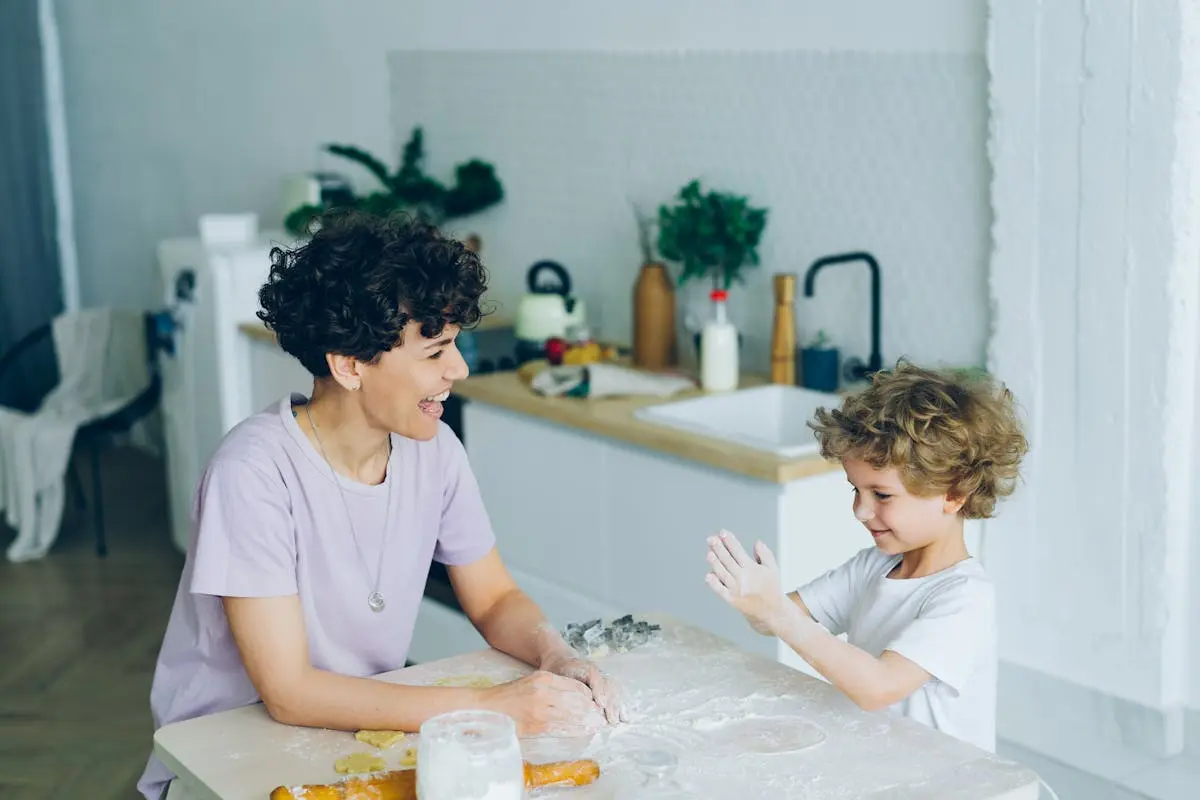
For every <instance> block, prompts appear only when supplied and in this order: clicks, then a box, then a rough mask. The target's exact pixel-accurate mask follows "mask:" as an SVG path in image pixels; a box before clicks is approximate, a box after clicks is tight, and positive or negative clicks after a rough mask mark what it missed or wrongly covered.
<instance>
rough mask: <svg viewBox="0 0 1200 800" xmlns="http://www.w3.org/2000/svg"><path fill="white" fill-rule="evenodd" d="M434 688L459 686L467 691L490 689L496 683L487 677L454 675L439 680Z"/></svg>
mask: <svg viewBox="0 0 1200 800" xmlns="http://www.w3.org/2000/svg"><path fill="white" fill-rule="evenodd" d="M433 685H434V686H459V687H465V688H467V689H490V688H492V687H493V686H495V685H496V682H495V681H494V680H492V679H491V678H489V677H488V676H487V675H452V676H450V677H449V678H438V679H437V680H436V681H434V682H433Z"/></svg>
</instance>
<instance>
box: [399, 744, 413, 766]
mask: <svg viewBox="0 0 1200 800" xmlns="http://www.w3.org/2000/svg"><path fill="white" fill-rule="evenodd" d="M416 765H417V748H415V747H410V748H408V749H407V750H405V751H404V755H402V756H400V766H402V767H415V766H416Z"/></svg>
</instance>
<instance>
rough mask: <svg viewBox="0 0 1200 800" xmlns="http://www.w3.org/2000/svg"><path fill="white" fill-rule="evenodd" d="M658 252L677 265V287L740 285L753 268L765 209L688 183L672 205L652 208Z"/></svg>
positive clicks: (733, 195) (740, 198) (725, 286)
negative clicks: (699, 282) (702, 282)
mask: <svg viewBox="0 0 1200 800" xmlns="http://www.w3.org/2000/svg"><path fill="white" fill-rule="evenodd" d="M658 223H659V230H658V250H659V252H660V253H662V256H663V258H665V259H667V260H668V261H674V262H676V263H679V264H681V265H682V266H683V270H682V272H681V273H680V275H679V282H680V283H681V284H683V283H686V282H687V281H689V280H693V279H701V278H705V277H710V278H711V279H712V282H713V286H714V287H716V288H722V289H728V288H729V287H730V286H732V285H733V283H734V282H738V283H744V282H745V278H744V276H743V274H742V271H743V269H744V268H745V267H746V266H747V265H757V264H758V244H759V241H760V240H761V239H762V234H763V229H764V228H766V225H767V210H766V209H764V208H754V207H752V206H751V205H750V203H749V200H748V199H747V198H745V197H741V196H739V195H735V194H729V193H727V192H717V191H710V192H705V191H703V190H702V188H701V186H700V181H698V180H693V181H692V182H690V183H688V184H687V185H686V186H684V187H683V188H682V189H680V191H679V194H678V196H677V201H676V202H675V203H674V204H671V205H667V204H663V205H662V206H660V207H659V209H658Z"/></svg>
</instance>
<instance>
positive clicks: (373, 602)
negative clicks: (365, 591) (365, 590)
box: [367, 592, 384, 613]
mask: <svg viewBox="0 0 1200 800" xmlns="http://www.w3.org/2000/svg"><path fill="white" fill-rule="evenodd" d="M367 605H369V606H370V607H371V610H372V611H374V612H375V613H379V612H380V611H383V605H384V603H383V595H382V594H380V593H379V592H371V593H370V594H369V595H367Z"/></svg>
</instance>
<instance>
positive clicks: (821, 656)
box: [707, 363, 1028, 751]
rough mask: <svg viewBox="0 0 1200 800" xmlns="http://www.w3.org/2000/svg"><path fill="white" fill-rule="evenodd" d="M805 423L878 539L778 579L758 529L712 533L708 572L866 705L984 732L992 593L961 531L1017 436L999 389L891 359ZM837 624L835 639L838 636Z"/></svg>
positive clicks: (990, 489) (766, 628) (988, 737)
mask: <svg viewBox="0 0 1200 800" xmlns="http://www.w3.org/2000/svg"><path fill="white" fill-rule="evenodd" d="M809 426H810V427H812V428H813V429H814V430H815V431H816V435H817V438H818V440H819V441H820V444H821V454H822V455H823V456H824V457H826V458H829V459H837V460H839V461H841V463H842V467H843V469H844V470H845V472H846V478H847V480H848V481H849V482H850V485H851V486H852V487H853V496H854V515H855V517H857V519H858V520H859V521H860V522H861V523H862V524H863V526H864V527H865V528H866V529H867V530H868V531H869V532H870V534H871V537H872V538H873V539H874V546H872V547H868V548H866V549H864V550H862V551H861V552H859V553H858V554H857V555H856V556H854V557H853V558H851V559H850V560H849V561H847V562H846V563H845V564H842V565H841V566H839V567H836V568H835V569H832V570H830V571H829V572H827V573H826V574H825V575H823V576H821V577H819V578H817V579H816V580H814V581H812V582H811V583H809V584H807V585H805V586H802V587H800V588H799V589H798V590H796V591H793V592H791V593H789V594H787V595H784V594H783V593H782V591H781V589H780V585H779V568H778V566H777V565H776V563H775V557H774V555H773V554H772V553H771V551H770V550H769V549H768V548H767V547H766V546H765V545H763V544H762V543H761V542H759V543H758V544H756V545H755V548H754V554H753V555H750V554H748V553H746V551H745V549H744V548H743V547H742V545H741V544H740V543H739V542H738V540H737V537H735V536H734V535H733V534H732V533H729V532H728V531H722V532H721V533H720V534H719V535H717V536H714V537H712V538H710V539H709V548H710V551H709V553H708V563H709V566H710V568H711V572H710V573H709V574H708V575H707V580H708V583H709V586H710V587H711V588H712V589H713V591H715V592H716V593H717V594H718V595H720V596H721V597H722V598H724V599H725V600H726V601H727V602H728V603H729V604H730V605H732V606H733V607H734V608H736V609H737V610H738V611H740V612H741V613H742V614H743V615H744V616H745V617H746V619H747V621H748V622H749V623H750V624H751V625H752V626H753V627H754V629H755V630H756V631H758V632H759V633H762V634H765V635H769V636H778V637H779V638H780V639H782V640H783V641H784V642H786V643H787V644H788V645H789V646H790V647H791V648H792V649H793V650H795V651H796V652H797V653H798V654H799V655H800V656H801V657H802V658H803V659H804V660H805V661H807V662H808V663H809V664H811V665H812V666H813V667H814V668H815V669H816V670H817V671H818V672H820V673H821V675H823V676H825V678H827V679H828V680H829V681H830V682H831V683H832V684H833V685H834V686H836V687H838V689H840V690H841V691H843V692H845V693H846V695H848V696H849V697H850V699H851V700H853V701H854V702H855V703H857V704H858V705H859V706H860V707H862V708H864V709H867V710H874V709H882V708H890V709H891V710H892V711H893V712H895V713H898V714H901V715H904V716H907V717H911V718H913V719H915V720H918V721H920V722H923V723H925V724H927V725H930V726H932V727H933V728H936V729H937V730H940V731H942V732H944V733H947V734H950V735H951V736H956V737H958V738H960V739H963V740H965V741H967V742H970V743H972V744H975V745H977V746H978V747H981V748H983V749H985V750H988V751H994V750H995V745H996V661H997V653H996V638H997V637H996V611H995V593H994V590H993V586H992V583H991V581H990V580H989V579H988V577H987V575H986V574H985V573H984V571H983V566H982V565H981V564H980V563H979V561H978V560H976V559H975V558H973V557H972V556H971V555H970V554H969V553H968V552H967V547H966V544H965V542H964V541H963V520H965V519H983V518H987V517H990V516H992V514H993V512H994V511H995V507H996V501H997V500H998V499H999V498H1001V497H1005V496H1007V495H1009V494H1011V493H1012V491H1013V488H1014V485H1015V483H1016V480H1017V474H1018V467H1019V465H1020V462H1021V459H1022V457H1023V456H1024V455H1025V453H1026V451H1027V449H1028V443H1027V441H1026V438H1025V435H1024V434H1023V432H1022V430H1021V424H1020V422H1019V421H1018V419H1017V415H1016V412H1015V409H1014V407H1013V398H1012V395H1011V394H1010V393H1009V392H1008V390H1006V389H1004V388H1002V387H998V386H997V385H995V384H994V383H992V382H991V381H990V380H988V379H986V378H981V379H975V380H968V379H966V378H961V377H956V376H953V375H950V374H943V373H938V372H934V371H930V370H926V369H921V368H919V367H915V366H912V365H909V364H905V363H901V364H899V365H898V366H897V367H896V369H894V370H891V371H887V372H880V373H877V374H876V375H875V376H874V379H873V381H872V384H871V386H870V387H868V388H867V389H865V390H863V391H862V392H860V393H858V394H855V395H853V396H851V397H848V398H847V399H846V400H845V402H844V403H843V404H842V407H841V409H840V410H833V411H828V410H826V409H820V410H819V411H818V412H817V414H816V418H815V421H813V422H810V423H809ZM842 633H845V634H846V635H847V641H842V640H841V639H839V638H837V636H838V635H839V634H842Z"/></svg>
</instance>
